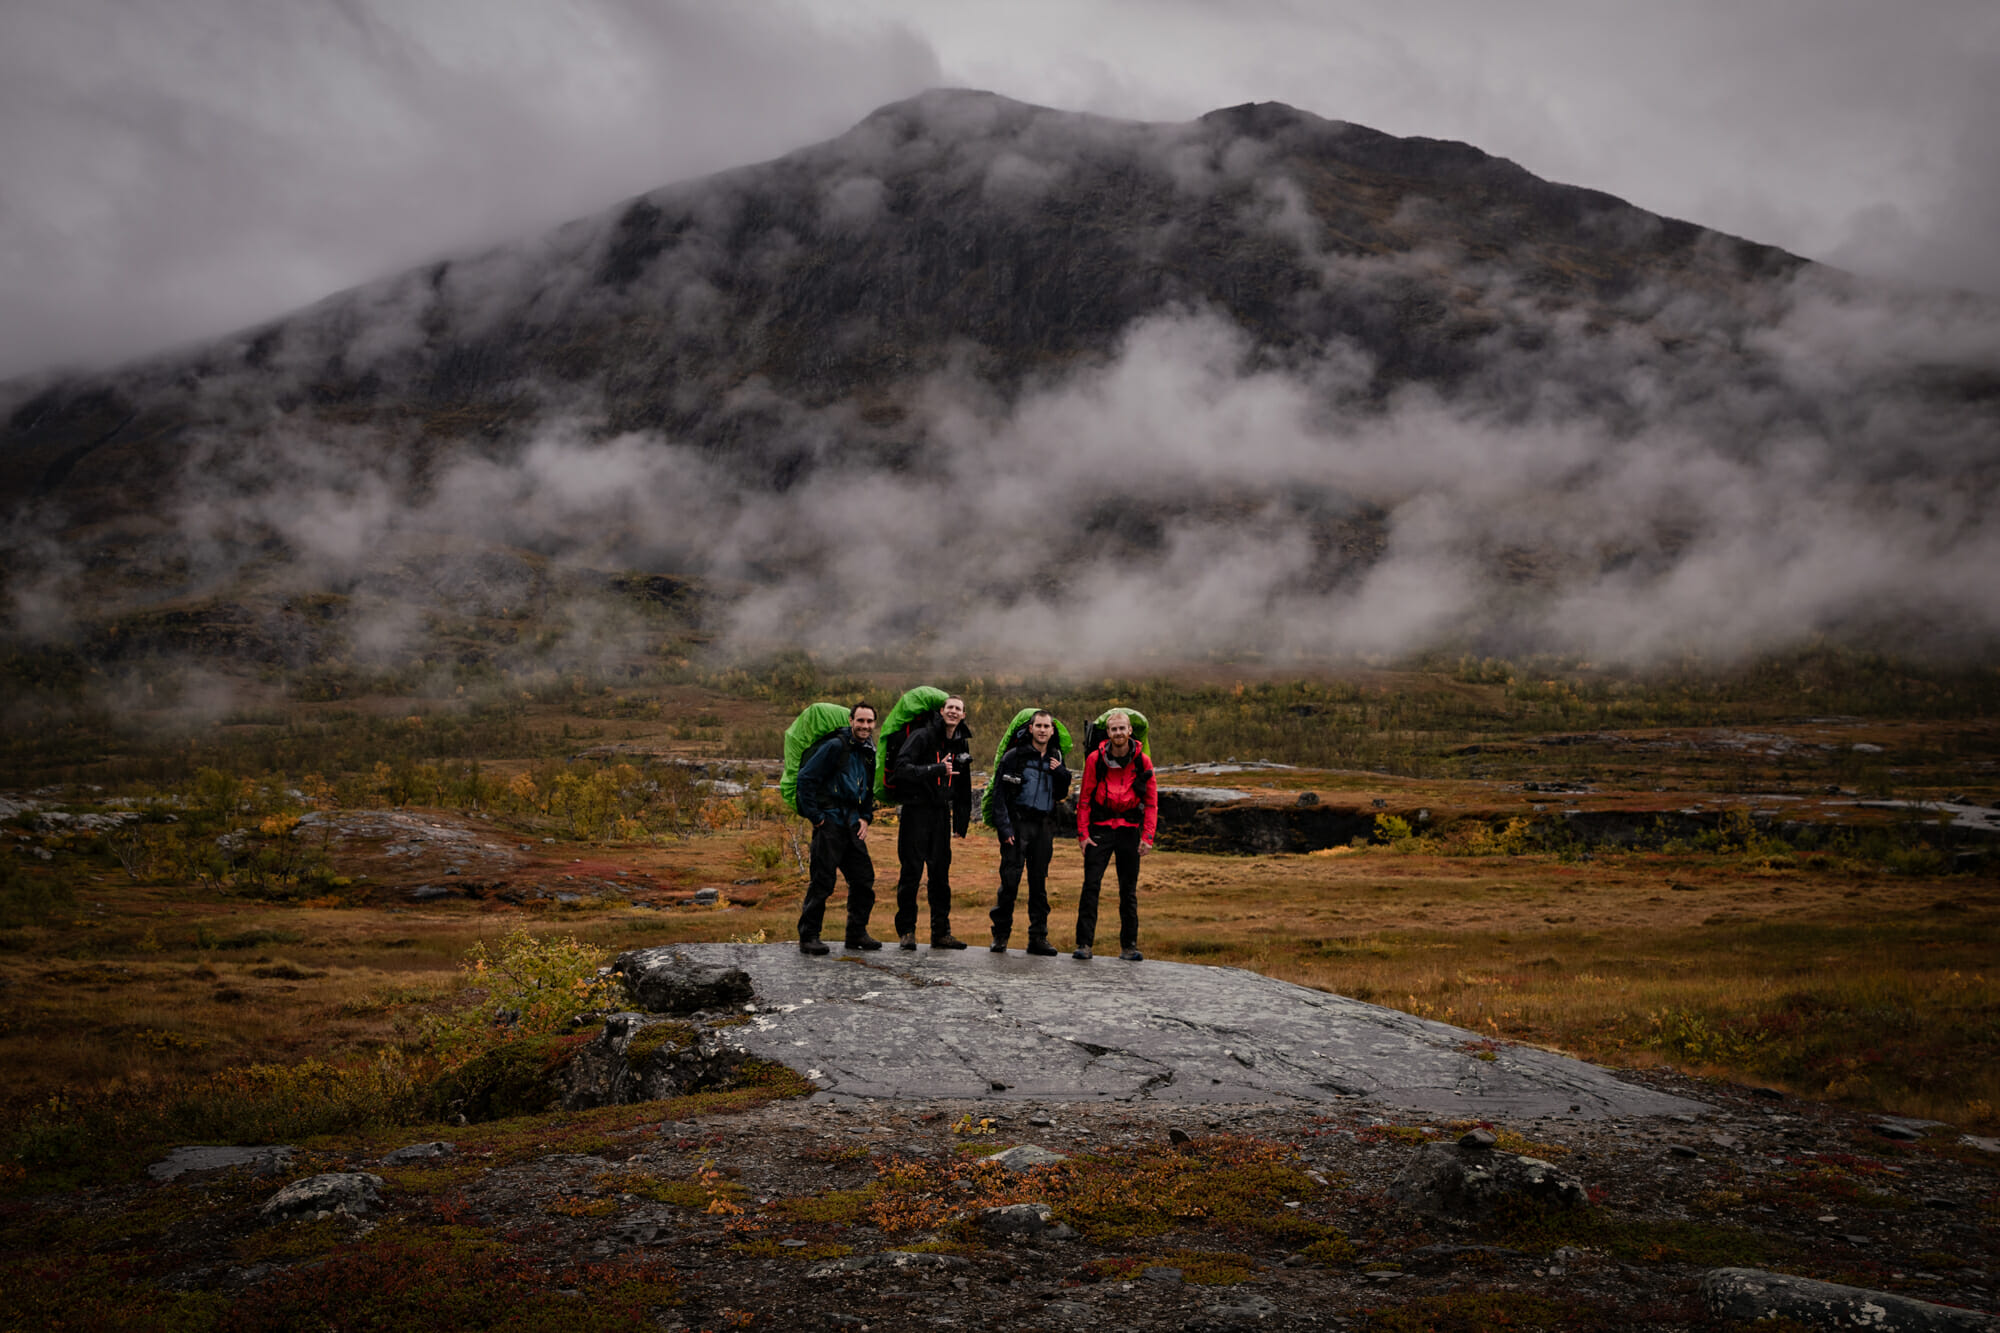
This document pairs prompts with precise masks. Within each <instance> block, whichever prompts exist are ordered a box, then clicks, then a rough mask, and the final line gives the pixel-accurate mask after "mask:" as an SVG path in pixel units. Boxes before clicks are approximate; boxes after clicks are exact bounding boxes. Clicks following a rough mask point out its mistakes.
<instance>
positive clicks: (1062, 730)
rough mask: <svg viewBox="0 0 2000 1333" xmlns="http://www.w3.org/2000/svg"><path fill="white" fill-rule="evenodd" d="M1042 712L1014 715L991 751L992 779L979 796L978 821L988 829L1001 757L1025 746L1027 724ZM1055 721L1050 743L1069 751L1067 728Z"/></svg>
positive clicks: (1026, 711) (1029, 709)
mask: <svg viewBox="0 0 2000 1333" xmlns="http://www.w3.org/2000/svg"><path fill="white" fill-rule="evenodd" d="M1042 711H1044V710H1043V709H1040V708H1023V709H1022V710H1021V711H1020V712H1018V713H1016V714H1014V720H1013V721H1012V722H1009V723H1008V724H1007V729H1006V730H1005V731H1003V732H1001V733H1000V746H999V748H998V749H996V750H994V751H993V777H992V778H989V779H988V780H987V783H986V790H985V791H983V792H981V793H980V796H979V818H980V821H981V822H982V823H984V824H985V825H986V827H988V828H992V827H994V823H993V802H995V801H997V800H999V799H1000V798H999V796H997V795H996V794H995V792H996V789H997V788H998V786H999V782H998V780H997V779H998V778H999V774H1000V760H1001V759H1002V758H1003V757H1005V755H1006V753H1007V751H1009V750H1011V749H1013V748H1014V746H1015V745H1017V744H1020V745H1025V744H1027V742H1028V722H1029V720H1030V719H1032V718H1033V717H1034V716H1035V714H1037V713H1039V712H1042ZM1050 716H1051V717H1054V716H1055V715H1054V714H1053V713H1051V714H1050ZM1055 721H1056V734H1055V735H1054V736H1053V737H1051V738H1050V739H1051V743H1052V744H1053V745H1054V746H1055V747H1056V748H1057V749H1058V750H1067V749H1069V728H1068V727H1065V726H1064V725H1063V724H1062V719H1061V718H1056V719H1055Z"/></svg>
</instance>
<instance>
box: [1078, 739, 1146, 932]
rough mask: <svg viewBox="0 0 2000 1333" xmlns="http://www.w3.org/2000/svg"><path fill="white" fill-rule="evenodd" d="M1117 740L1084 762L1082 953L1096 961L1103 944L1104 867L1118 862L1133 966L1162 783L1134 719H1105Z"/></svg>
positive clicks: (1121, 922)
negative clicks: (1100, 898)
mask: <svg viewBox="0 0 2000 1333" xmlns="http://www.w3.org/2000/svg"><path fill="white" fill-rule="evenodd" d="M1104 730H1105V734H1107V735H1108V736H1109V737H1110V738H1111V739H1109V740H1107V741H1105V742H1104V743H1103V744H1102V745H1100V746H1098V747H1097V748H1096V749H1095V750H1093V751H1092V752H1091V753H1090V754H1089V756H1087V757H1086V758H1085V759H1084V761H1083V791H1082V794H1081V795H1080V796H1078V797H1077V802H1076V836H1077V841H1078V842H1079V843H1081V844H1082V846H1083V893H1082V894H1081V895H1080V896H1079V897H1078V898H1077V903H1076V952H1075V953H1073V954H1071V955H1070V957H1072V958H1075V959H1077V960H1078V961H1080V962H1089V961H1090V949H1091V946H1092V945H1093V944H1095V943H1096V942H1097V891H1098V889H1099V888H1100V887H1101V886H1102V885H1103V883H1104V867H1105V865H1106V863H1108V862H1109V861H1111V860H1112V859H1113V858H1114V857H1115V858H1117V861H1118V948H1119V954H1118V956H1119V957H1120V958H1122V959H1124V960H1125V961H1126V962H1128V963H1136V962H1139V961H1140V960H1141V959H1143V958H1144V957H1145V955H1144V954H1142V953H1140V952H1139V858H1140V857H1142V856H1144V855H1145V854H1146V853H1147V852H1150V851H1152V850H1153V830H1154V827H1155V826H1156V825H1157V824H1158V823H1159V819H1160V791H1159V784H1158V783H1156V782H1155V781H1154V780H1153V761H1152V760H1150V759H1148V758H1146V750H1145V747H1144V746H1142V745H1139V744H1138V743H1137V742H1135V741H1134V740H1133V739H1132V719H1131V717H1129V716H1128V715H1126V714H1125V713H1121V712H1117V711H1113V712H1110V713H1107V714H1106V715H1105V717H1104Z"/></svg>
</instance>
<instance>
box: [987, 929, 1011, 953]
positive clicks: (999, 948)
mask: <svg viewBox="0 0 2000 1333" xmlns="http://www.w3.org/2000/svg"><path fill="white" fill-rule="evenodd" d="M1008 938H1009V937H1008V936H1006V935H1002V934H1001V933H1000V932H999V931H997V930H996V931H994V932H993V944H992V946H991V947H990V948H989V949H988V950H987V952H988V953H1006V952H1007V940H1008Z"/></svg>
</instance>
